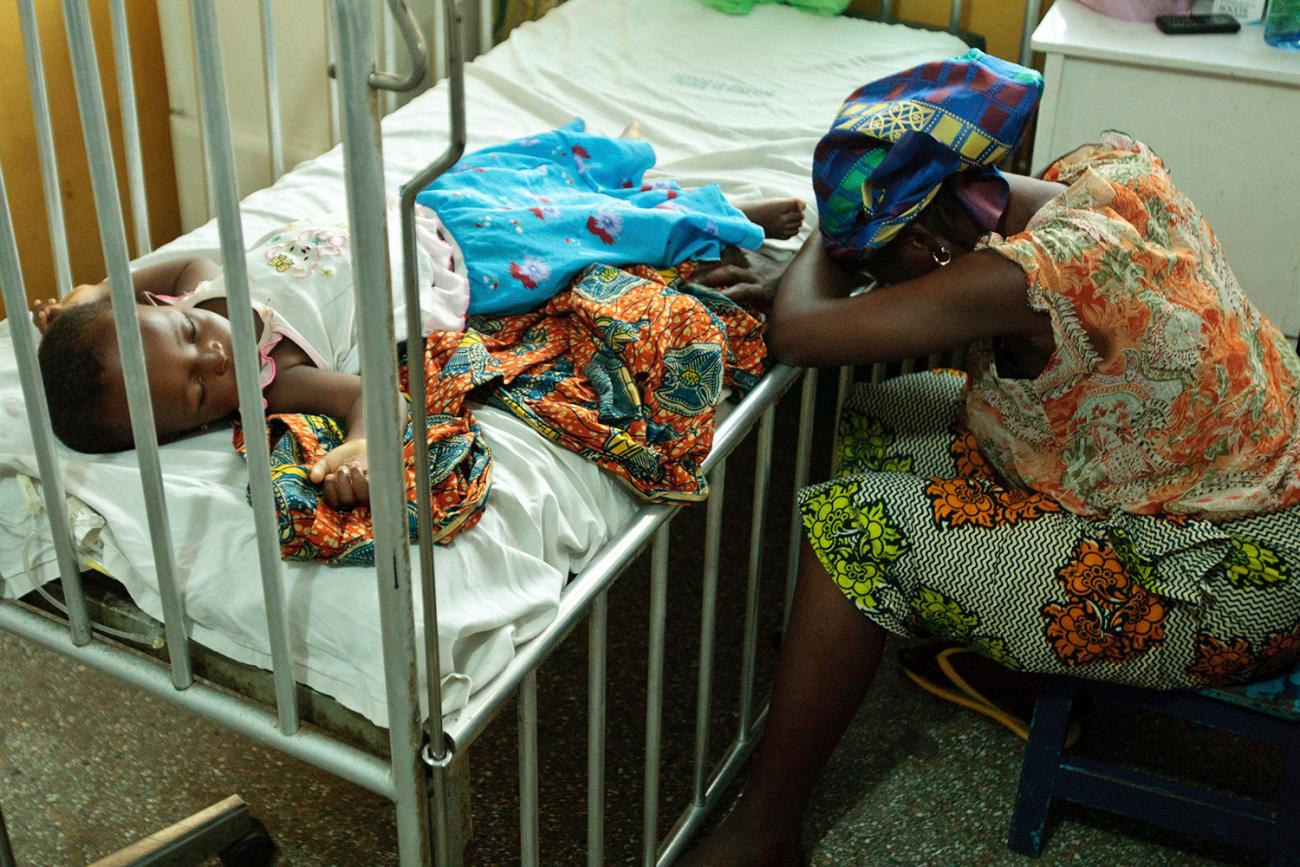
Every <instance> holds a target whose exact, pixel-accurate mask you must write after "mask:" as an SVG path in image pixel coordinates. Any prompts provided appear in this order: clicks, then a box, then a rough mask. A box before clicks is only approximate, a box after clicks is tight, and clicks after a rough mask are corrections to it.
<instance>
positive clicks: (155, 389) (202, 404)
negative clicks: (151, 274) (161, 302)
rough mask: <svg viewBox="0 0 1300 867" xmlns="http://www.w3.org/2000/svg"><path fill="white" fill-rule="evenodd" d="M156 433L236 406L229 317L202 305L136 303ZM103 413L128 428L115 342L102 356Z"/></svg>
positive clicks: (176, 432) (167, 434)
mask: <svg viewBox="0 0 1300 867" xmlns="http://www.w3.org/2000/svg"><path fill="white" fill-rule="evenodd" d="M136 309H137V313H138V315H139V319H140V336H141V338H142V339H143V341H144V357H145V367H146V368H147V369H148V371H149V392H150V396H151V397H152V398H153V413H154V423H155V424H156V425H157V428H158V439H159V440H161V441H162V442H166V441H168V440H170V439H173V438H175V437H177V436H180V435H181V434H184V433H188V432H190V431H193V430H195V429H196V428H199V427H202V426H203V425H205V424H208V423H210V422H214V421H219V420H221V419H224V418H226V417H227V416H229V415H230V414H231V413H233V412H234V411H235V410H236V409H238V408H239V395H238V393H237V391H236V389H235V365H234V354H233V351H232V348H231V339H230V322H229V321H228V320H227V319H226V318H225V317H224V316H221V315H220V314H217V313H213V312H211V311H208V310H204V309H202V308H194V309H183V308H179V307H144V306H141V307H137V308H136ZM104 366H105V368H106V373H105V377H106V382H107V385H106V388H105V392H104V399H103V404H102V405H103V406H104V407H105V410H104V415H105V416H107V418H105V419H104V421H106V422H107V423H108V424H109V425H122V426H124V428H125V429H126V430H129V429H130V424H131V422H130V414H129V413H128V411H127V403H126V381H125V379H124V378H123V376H122V367H121V363H120V360H119V358H118V354H117V344H116V343H115V342H114V343H112V344H111V346H110V348H109V349H108V353H107V357H106V358H105V359H104Z"/></svg>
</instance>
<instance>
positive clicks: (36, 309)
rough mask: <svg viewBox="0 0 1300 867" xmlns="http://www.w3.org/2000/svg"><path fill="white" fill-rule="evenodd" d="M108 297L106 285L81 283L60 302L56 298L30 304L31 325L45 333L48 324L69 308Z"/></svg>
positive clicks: (43, 299)
mask: <svg viewBox="0 0 1300 867" xmlns="http://www.w3.org/2000/svg"><path fill="white" fill-rule="evenodd" d="M107 297H108V284H107V282H105V283H82V284H80V285H79V286H77V287H76V288H74V289H73V290H72V291H71V292H69V293H68V296H67V297H66V298H64V299H63V300H62V301H60V300H58V299H57V298H42V299H40V300H39V301H37V302H35V303H34V304H32V323H33V324H34V325H35V326H36V330H37V331H39V332H41V333H42V334H44V333H45V329H47V328H49V327H50V323H51V322H53V321H54V320H55V319H58V318H59V314H61V313H63V311H64V310H67V309H68V308H69V307H76V306H77V305H78V304H93V303H94V302H96V301H99V300H100V299H102V298H107Z"/></svg>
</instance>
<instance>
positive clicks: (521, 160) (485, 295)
mask: <svg viewBox="0 0 1300 867" xmlns="http://www.w3.org/2000/svg"><path fill="white" fill-rule="evenodd" d="M584 130H585V125H584V123H583V121H582V120H581V119H574V120H573V121H571V122H570V123H569V124H568V125H566V126H564V127H561V128H560V129H557V130H553V131H551V132H547V133H542V134H540V135H536V136H531V137H528V138H522V139H517V140H515V141H512V142H507V143H505V144H502V145H496V146H494V147H488V148H483V149H482V150H479V151H475V152H474V153H472V154H469V155H467V156H465V157H463V158H461V160H460V162H458V163H457V164H456V165H455V166H453V167H452V169H451V170H450V171H449V172H447V173H446V174H444V175H443V176H442V177H440V178H438V179H437V180H436V181H434V182H433V183H432V184H430V185H429V186H428V187H427V188H426V189H425V190H423V191H421V192H420V194H419V195H418V196H417V197H416V201H418V202H419V203H420V204H422V205H425V206H426V207H429V208H432V209H433V210H435V211H436V212H437V213H438V217H439V218H440V219H441V220H442V222H443V225H444V226H445V227H446V229H447V231H448V232H450V233H451V235H452V237H453V238H454V239H455V241H456V243H457V244H459V245H460V249H461V252H462V253H463V254H464V257H465V265H466V268H467V269H468V271H469V282H470V301H469V312H470V313H486V314H492V315H502V314H514V313H524V312H527V311H529V310H533V309H536V308H537V307H540V306H541V305H542V304H543V303H545V302H546V300H547V299H549V298H550V297H551V296H553V295H554V294H555V293H557V292H559V291H560V290H561V289H563V288H564V287H565V286H567V285H569V283H570V282H571V281H572V280H573V278H574V277H575V276H577V274H578V272H579V271H581V270H582V269H583V268H585V267H586V266H588V265H590V264H593V263H603V264H606V265H625V264H629V263H638V264H644V265H650V266H652V267H656V268H658V267H666V266H669V265H674V264H676V263H678V262H682V261H685V260H687V259H699V260H715V259H717V258H719V256H720V255H721V252H722V248H723V247H724V246H735V247H743V248H746V249H751V250H752V249H755V248H757V247H758V246H759V245H760V244H762V243H763V230H762V229H760V228H759V227H758V226H756V225H755V224H753V223H751V222H750V221H749V220H748V219H746V217H745V215H744V214H742V213H741V212H740V211H739V210H737V209H736V208H735V207H734V206H733V205H731V204H730V203H729V202H728V201H727V200H726V198H725V197H724V196H723V195H722V190H720V189H719V188H718V186H717V184H709V185H708V186H706V187H701V188H699V189H696V190H691V191H689V192H688V191H684V190H682V188H681V187H679V186H678V185H677V184H676V183H675V182H672V181H655V182H654V183H649V184H647V183H644V182H643V181H642V175H643V174H644V173H645V171H646V170H647V169H649V168H650V167H651V166H653V165H654V162H655V155H654V149H653V148H651V147H650V145H649V143H647V142H645V141H642V140H640V139H611V138H606V137H604V136H598V135H592V134H590V133H587V132H585V131H584Z"/></svg>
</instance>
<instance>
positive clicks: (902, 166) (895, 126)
mask: <svg viewBox="0 0 1300 867" xmlns="http://www.w3.org/2000/svg"><path fill="white" fill-rule="evenodd" d="M1042 92H1043V76H1042V75H1041V74H1040V73H1039V72H1037V71H1036V70H1033V69H1027V68H1025V67H1023V66H1020V65H1018V64H1015V63H1011V62H1009V61H1006V60H1001V59H999V58H997V57H990V56H989V55H987V54H985V53H984V52H982V51H979V50H978V49H974V48H972V49H971V50H970V51H967V52H966V53H965V54H963V55H961V56H960V57H954V58H952V59H951V60H940V61H935V62H933V63H924V64H921V65H920V66H916V67H913V68H912V69H908V70H906V71H904V72H900V73H898V74H896V75H891V76H888V77H887V78H882V79H880V80H879V81H873V82H871V83H870V84H867V85H864V86H862V87H860V88H858V89H857V90H855V91H854V92H853V93H852V94H850V95H849V98H848V99H846V100H845V101H844V105H842V106H841V107H840V111H839V114H838V115H837V116H836V118H835V122H834V123H833V124H832V125H831V128H830V131H829V132H827V133H826V135H825V136H823V137H822V140H821V141H820V142H818V144H817V150H816V151H814V153H813V192H814V193H815V194H816V196H817V208H818V211H819V215H820V221H821V232H822V235H823V236H824V237H825V238H826V241H827V250H828V252H829V253H830V255H832V256H835V257H837V258H846V259H864V258H866V257H868V256H869V255H870V254H871V253H872V252H873V251H874V250H877V249H879V248H880V247H883V246H884V245H885V244H887V243H889V241H890V240H891V239H893V237H894V236H895V235H897V234H898V231H899V230H900V229H902V228H903V226H905V225H907V224H908V223H909V222H911V221H912V220H913V219H914V218H915V217H916V216H917V214H919V213H920V212H921V211H922V210H923V209H924V208H925V206H926V205H928V204H929V203H930V200H931V199H933V198H934V196H935V193H937V192H938V191H939V188H940V186H942V185H943V181H944V179H945V178H947V177H949V176H950V175H953V174H956V173H957V172H967V173H971V174H973V175H981V176H985V177H991V178H996V179H997V180H998V181H1000V182H1001V183H1002V184H1003V185H1004V186H1005V184H1006V181H1005V180H1003V179H1002V176H1001V174H1000V173H999V172H998V170H997V168H995V167H994V163H996V162H997V161H998V160H1000V159H1002V158H1003V157H1004V156H1006V155H1007V154H1009V153H1011V152H1012V151H1013V150H1014V149H1015V147H1016V145H1017V144H1019V142H1020V137H1021V136H1022V135H1023V134H1024V131H1025V127H1026V125H1027V124H1028V123H1029V120H1030V119H1031V118H1032V117H1033V115H1034V110H1035V109H1036V108H1037V106H1038V98H1039V97H1040V96H1041V95H1042Z"/></svg>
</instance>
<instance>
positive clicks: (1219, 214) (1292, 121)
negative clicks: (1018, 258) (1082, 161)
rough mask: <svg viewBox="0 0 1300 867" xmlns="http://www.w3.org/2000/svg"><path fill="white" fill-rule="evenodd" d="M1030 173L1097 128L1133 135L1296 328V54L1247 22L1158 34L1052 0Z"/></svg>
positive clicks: (1299, 220) (1299, 289) (1041, 41)
mask: <svg viewBox="0 0 1300 867" xmlns="http://www.w3.org/2000/svg"><path fill="white" fill-rule="evenodd" d="M1033 47H1034V49H1035V50H1037V51H1042V52H1044V53H1045V54H1046V67H1045V76H1046V88H1045V90H1044V94H1043V102H1042V106H1041V108H1040V109H1039V115H1038V132H1037V137H1036V139H1035V141H1034V157H1033V170H1034V172H1035V173H1037V172H1040V171H1042V169H1043V168H1044V167H1045V166H1047V165H1048V163H1050V162H1051V161H1052V160H1053V159H1054V158H1056V157H1058V156H1060V155H1062V154H1064V153H1066V152H1068V151H1069V150H1071V149H1072V148H1074V147H1075V146H1077V145H1080V144H1083V143H1085V142H1093V141H1097V139H1098V135H1099V134H1100V133H1101V132H1102V131H1103V130H1107V129H1118V130H1122V131H1124V132H1127V133H1129V134H1130V135H1132V136H1133V137H1134V138H1138V139H1141V140H1142V141H1144V142H1146V143H1147V144H1148V145H1150V146H1151V148H1152V149H1153V150H1154V151H1155V152H1156V153H1157V154H1159V155H1160V156H1161V157H1162V158H1163V159H1164V161H1165V165H1166V167H1167V168H1168V169H1169V171H1170V172H1171V174H1172V175H1173V177H1174V181H1175V182H1176V183H1177V184H1178V186H1179V187H1180V188H1181V189H1183V190H1184V191H1185V192H1186V193H1187V194H1188V195H1189V196H1190V197H1191V199H1192V201H1193V202H1195V203H1196V204H1197V206H1198V207H1199V208H1200V209H1201V211H1202V212H1203V213H1204V214H1205V216H1206V218H1207V219H1208V220H1209V222H1210V226H1211V227H1212V228H1213V229H1214V231H1215V233H1216V235H1217V236H1218V237H1219V240H1220V241H1221V242H1222V244H1223V246H1224V249H1225V250H1226V251H1227V254H1228V261H1229V263H1230V264H1231V265H1232V269H1233V271H1234V273H1236V275H1237V279H1238V280H1240V281H1241V285H1242V287H1243V288H1244V289H1245V290H1246V293H1247V295H1249V296H1250V298H1251V300H1253V301H1254V302H1255V304H1256V305H1257V306H1258V307H1259V308H1260V309H1261V310H1262V311H1263V312H1264V314H1265V315H1266V316H1268V317H1269V318H1270V319H1272V320H1273V321H1274V322H1276V323H1278V324H1279V325H1281V326H1282V328H1283V330H1285V331H1286V332H1287V333H1288V334H1292V335H1294V334H1296V333H1297V331H1300V53H1297V52H1290V51H1283V50H1280V49H1276V48H1271V47H1269V46H1268V45H1266V44H1265V43H1264V37H1263V31H1262V28H1260V27H1259V26H1258V25H1243V26H1242V28H1241V31H1240V32H1238V33H1235V34H1219V35H1196V36H1167V35H1165V34H1163V33H1161V32H1160V31H1159V30H1157V29H1156V27H1155V25H1154V24H1151V23H1146V22H1136V21H1120V20H1118V19H1115V18H1108V17H1106V16H1104V15H1101V14H1099V13H1097V12H1094V11H1093V10H1091V9H1089V8H1087V7H1085V6H1082V5H1081V4H1079V3H1078V2H1076V0H1056V3H1054V4H1053V5H1052V8H1051V9H1050V10H1049V11H1048V13H1047V15H1046V16H1045V17H1044V18H1043V21H1042V23H1041V24H1039V25H1038V29H1037V30H1035V31H1034V34H1033Z"/></svg>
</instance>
